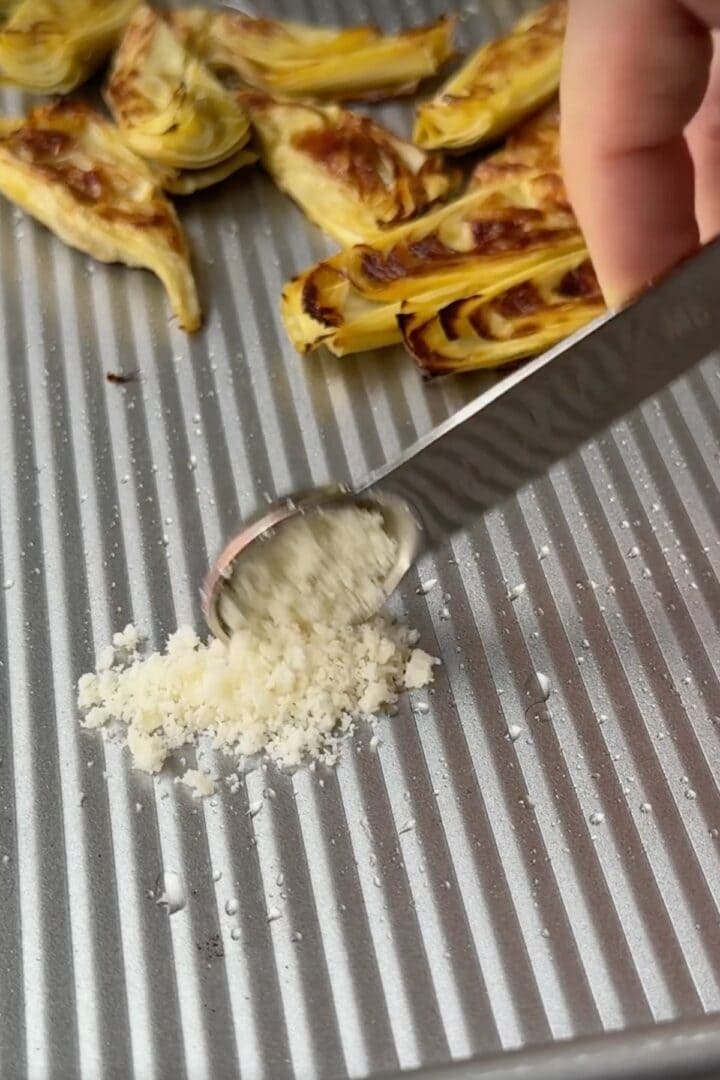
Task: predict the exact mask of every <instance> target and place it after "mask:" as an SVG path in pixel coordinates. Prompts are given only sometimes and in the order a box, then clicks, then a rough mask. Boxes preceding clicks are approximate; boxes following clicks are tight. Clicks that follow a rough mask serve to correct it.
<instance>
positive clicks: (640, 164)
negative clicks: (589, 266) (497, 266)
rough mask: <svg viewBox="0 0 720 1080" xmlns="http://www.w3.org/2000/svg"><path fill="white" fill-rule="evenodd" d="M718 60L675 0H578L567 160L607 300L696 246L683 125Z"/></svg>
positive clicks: (567, 105) (566, 88)
mask: <svg viewBox="0 0 720 1080" xmlns="http://www.w3.org/2000/svg"><path fill="white" fill-rule="evenodd" d="M711 57H712V42H711V37H710V33H709V30H708V29H707V28H706V26H704V24H703V23H701V22H700V21H699V20H698V19H697V18H696V17H695V16H694V15H693V14H691V13H690V12H689V11H688V10H687V9H686V8H685V7H684V6H683V5H682V4H681V3H679V2H678V0H632V2H631V3H628V0H602V3H599V2H598V0H571V3H570V12H569V20H568V30H567V38H566V42H565V53H564V68H563V75H562V87H561V95H562V112H561V115H562V155H563V168H564V173H565V178H566V182H567V186H568V191H569V194H570V198H571V201H572V203H573V206H574V209H575V212H576V213H577V216H578V220H579V222H580V226H581V228H582V230H583V232H584V233H585V236H586V238H587V241H588V246H589V249H590V253H591V255H592V258H593V262H594V264H595V268H596V270H597V273H598V277H599V280H600V283H601V285H602V288H603V291H604V293H605V297H606V299H607V301H608V303H609V304H610V305H611V306H614V305H617V304H621V303H623V302H624V301H626V300H627V299H628V298H629V297H630V296H632V294H633V293H635V292H637V291H638V290H640V289H641V288H642V287H643V286H644V285H645V284H646V283H647V282H649V281H650V280H651V279H652V278H654V277H656V276H657V275H658V274H660V273H662V272H663V271H665V270H666V269H668V268H669V267H670V266H672V265H673V263H675V262H676V261H678V260H679V259H680V258H682V257H683V256H684V255H687V254H688V253H689V252H691V251H692V250H693V249H694V248H695V247H697V245H698V243H699V237H698V229H697V224H696V220H695V209H694V175H693V165H692V160H691V157H690V152H689V150H688V147H687V144H686V142H685V138H684V136H683V131H684V129H685V127H686V125H687V123H688V121H689V120H690V119H691V117H692V116H693V115H694V113H695V112H696V111H697V109H698V107H699V105H700V103H701V101H702V98H703V95H704V92H705V88H706V86H707V82H708V76H709V67H710V61H711Z"/></svg>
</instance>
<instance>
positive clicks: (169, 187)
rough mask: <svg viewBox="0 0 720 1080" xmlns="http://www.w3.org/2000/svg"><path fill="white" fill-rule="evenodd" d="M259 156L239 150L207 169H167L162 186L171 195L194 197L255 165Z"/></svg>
mask: <svg viewBox="0 0 720 1080" xmlns="http://www.w3.org/2000/svg"><path fill="white" fill-rule="evenodd" d="M257 160H258V155H257V154H256V153H255V151H254V150H238V152H237V153H236V154H233V155H232V157H229V158H226V159H225V161H221V162H220V164H219V165H211V166H209V167H208V168H207V169H166V170H164V175H163V174H161V175H160V177H159V181H160V186H161V187H162V188H163V189H164V190H165V191H167V192H169V193H170V194H171V195H193V194H194V193H195V192H196V191H204V190H205V188H209V187H212V186H213V185H214V184H220V183H222V181H223V180H227V179H228V177H230V176H232V175H233V173H236V172H238V171H239V170H240V169H243V168H245V166H246V165H254V164H255V162H256V161H257Z"/></svg>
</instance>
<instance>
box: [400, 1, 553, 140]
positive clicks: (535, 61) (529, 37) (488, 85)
mask: <svg viewBox="0 0 720 1080" xmlns="http://www.w3.org/2000/svg"><path fill="white" fill-rule="evenodd" d="M566 17H567V2H566V0H552V2H551V3H549V4H546V5H545V6H544V7H542V8H540V9H539V10H537V11H533V12H531V13H530V14H529V15H526V16H525V17H524V18H522V19H521V20H520V21H519V22H518V23H517V24H516V25H515V27H514V29H513V30H512V31H511V32H510V33H509V34H508V35H507V36H506V37H503V38H499V39H498V40H497V41H491V42H489V43H488V44H486V45H483V46H481V47H480V48H479V49H478V50H477V52H476V53H475V54H474V55H473V56H472V57H471V58H470V59H469V60H468V61H467V63H466V64H465V65H464V67H462V68H461V69H460V71H459V72H458V73H457V74H456V75H454V76H453V77H452V78H451V79H450V81H449V82H448V83H447V84H446V85H445V86H444V87H443V88H442V90H440V92H439V93H438V94H437V96H436V97H434V98H433V99H432V100H431V101H429V102H426V103H425V104H423V105H420V106H419V108H418V113H417V122H416V124H415V132H414V140H415V142H416V143H417V145H418V146H422V147H424V148H425V149H440V148H442V149H453V150H463V149H467V148H468V147H472V146H479V145H481V144H482V143H486V142H490V141H491V140H493V139H496V138H498V137H499V136H500V135H503V134H504V133H505V132H506V131H508V130H509V129H510V128H512V127H514V126H515V124H517V123H519V121H521V120H523V119H524V118H525V117H527V116H529V115H530V114H531V113H533V112H534V111H535V110H537V109H539V108H540V107H541V106H542V105H544V104H545V103H546V102H547V101H549V100H550V99H551V98H552V97H553V96H554V95H555V94H556V93H557V89H558V85H559V82H560V64H561V59H562V44H563V37H564V34H565V22H566Z"/></svg>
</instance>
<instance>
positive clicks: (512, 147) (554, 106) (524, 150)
mask: <svg viewBox="0 0 720 1080" xmlns="http://www.w3.org/2000/svg"><path fill="white" fill-rule="evenodd" d="M507 165H520V166H523V167H528V168H532V169H537V170H538V171H542V172H545V173H546V174H554V175H555V176H558V177H560V175H561V169H562V166H561V162H560V103H559V102H558V100H557V99H555V100H554V101H552V102H551V103H550V105H547V106H546V107H545V108H544V109H541V110H540V112H538V113H536V114H535V115H534V116H531V117H530V119H529V120H526V121H524V123H522V124H520V125H519V126H518V127H517V128H516V129H515V130H514V131H512V132H511V133H510V134H509V135H508V137H507V139H506V140H505V142H504V144H503V146H502V147H501V148H500V149H499V150H496V151H495V153H494V154H491V155H490V156H489V157H487V158H485V159H484V160H483V161H480V162H479V164H478V165H477V166H476V167H475V170H474V172H473V174H472V176H471V178H470V185H469V186H470V188H476V187H481V186H483V185H484V184H486V183H488V182H490V183H494V181H495V179H496V178H497V175H498V166H501V167H503V168H504V167H505V166H507ZM564 201H565V202H567V199H565V200H564Z"/></svg>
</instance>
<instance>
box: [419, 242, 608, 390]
mask: <svg viewBox="0 0 720 1080" xmlns="http://www.w3.org/2000/svg"><path fill="white" fill-rule="evenodd" d="M604 310H605V307H604V303H603V299H602V295H601V292H600V288H599V286H598V283H597V278H596V277H595V273H594V271H593V268H592V264H591V263H590V260H589V258H588V254H587V251H584V250H580V251H576V252H573V253H572V254H570V255H566V256H563V257H562V258H559V259H557V258H552V257H550V258H549V260H548V261H547V262H545V263H543V264H541V265H540V266H539V267H537V268H536V269H535V270H533V271H532V272H531V273H527V274H522V275H520V276H518V277H517V278H515V279H514V280H512V281H510V282H508V281H506V282H500V283H498V284H497V285H495V286H491V287H490V288H488V289H486V290H484V291H483V292H481V293H479V294H477V295H474V296H465V297H462V298H461V299H458V300H455V301H453V302H452V303H450V304H447V305H444V306H443V307H441V308H440V309H439V310H438V308H437V306H435V305H431V304H423V305H413V304H410V305H408V308H407V309H403V311H402V312H401V314H400V316H399V319H398V322H399V325H400V328H401V331H402V337H403V343H404V344H405V347H406V348H407V350H408V352H409V353H410V354H411V356H412V357H413V358H414V360H415V362H416V363H417V365H418V367H419V368H420V369H421V370H422V371H423V372H424V373H425V374H426V375H443V374H449V373H452V372H460V371H474V370H476V369H478V368H498V367H502V366H503V365H505V364H510V363H513V362H515V361H518V360H523V359H527V358H528V357H531V356H536V355H537V354H539V353H541V352H544V351H545V350H546V349H549V348H551V347H552V346H553V345H556V344H557V343H558V342H560V341H562V340H563V338H565V337H567V336H568V335H570V334H572V333H574V332H575V331H576V330H579V329H581V328H582V327H583V326H585V325H586V324H587V323H588V322H590V321H591V320H592V319H594V318H596V317H597V316H598V315H600V314H602V312H603V311H604Z"/></svg>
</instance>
